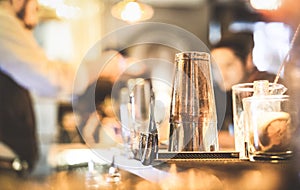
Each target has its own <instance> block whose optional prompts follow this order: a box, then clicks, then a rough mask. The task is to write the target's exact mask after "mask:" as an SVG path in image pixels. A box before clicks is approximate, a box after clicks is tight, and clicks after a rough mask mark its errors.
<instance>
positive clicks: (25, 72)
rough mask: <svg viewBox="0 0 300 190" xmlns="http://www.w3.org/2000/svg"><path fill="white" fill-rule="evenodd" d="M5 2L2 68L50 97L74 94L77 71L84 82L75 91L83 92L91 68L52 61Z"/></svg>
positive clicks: (0, 28)
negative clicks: (78, 68) (78, 67)
mask: <svg viewBox="0 0 300 190" xmlns="http://www.w3.org/2000/svg"><path fill="white" fill-rule="evenodd" d="M5 3H7V2H1V3H0V69H1V70H2V71H3V72H4V73H6V74H8V75H9V76H10V77H12V78H13V79H14V80H15V81H16V82H17V83H18V84H20V85H21V86H23V87H25V88H26V89H28V90H30V91H32V92H34V93H36V94H38V95H42V96H49V97H51V96H58V95H59V94H61V93H62V94H71V93H72V92H73V85H74V84H73V83H74V79H75V76H76V74H77V79H78V78H79V79H80V80H79V81H80V83H78V82H77V83H76V91H74V92H75V93H82V92H83V91H84V90H85V89H86V87H87V86H88V85H89V82H90V79H89V74H88V73H87V72H88V70H87V69H85V67H83V66H80V70H78V71H76V67H77V66H76V65H74V64H67V63H61V62H55V61H50V60H49V59H48V58H47V57H46V54H45V53H44V51H43V49H41V48H40V47H39V45H38V44H37V42H36V40H35V38H34V36H33V35H32V32H30V31H28V30H27V29H26V28H25V27H24V26H23V23H22V22H21V21H20V20H19V19H18V18H17V17H16V16H15V15H14V12H13V11H12V9H11V7H10V6H9V5H8V4H5ZM58 45H59V44H58ZM76 72H77V73H76ZM78 75H79V77H78Z"/></svg>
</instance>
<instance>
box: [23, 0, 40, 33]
mask: <svg viewBox="0 0 300 190" xmlns="http://www.w3.org/2000/svg"><path fill="white" fill-rule="evenodd" d="M24 23H25V25H26V26H29V27H31V28H33V27H35V26H36V25H37V23H38V3H37V0H29V1H28V3H27V5H26V7H25V16H24Z"/></svg>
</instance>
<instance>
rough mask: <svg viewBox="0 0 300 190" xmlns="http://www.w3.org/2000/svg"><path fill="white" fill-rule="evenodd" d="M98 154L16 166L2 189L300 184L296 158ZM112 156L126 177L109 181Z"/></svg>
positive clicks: (234, 189)
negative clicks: (41, 168)
mask: <svg viewBox="0 0 300 190" xmlns="http://www.w3.org/2000/svg"><path fill="white" fill-rule="evenodd" d="M71 149H72V150H73V151H75V153H76V151H78V150H79V149H80V151H81V150H82V147H81V148H79V149H77V148H74V147H73V148H71ZM71 149H69V150H71ZM63 150H66V148H65V146H63V147H59V146H55V147H52V150H51V151H50V154H53V152H55V154H56V155H57V154H59V153H62V151H63ZM85 151H86V150H85ZM93 153H96V154H98V153H99V154H101V155H105V156H104V157H102V158H101V159H103V160H104V162H101V163H99V162H98V163H97V161H96V162H95V165H94V168H92V170H91V169H90V166H89V165H88V163H82V164H81V165H80V164H78V165H73V166H72V167H71V166H69V167H62V166H56V167H55V168H53V169H52V170H51V172H49V174H47V175H45V176H35V175H29V176H25V177H20V176H18V175H17V174H16V173H14V172H11V171H1V172H0V187H1V190H15V189H24V190H27V189H30V190H48V189H49V190H56V189H57V190H58V189H59V190H60V189H66V190H69V189H70V190H71V189H72V190H73V189H74V190H77V189H78V190H79V189H80V190H85V189H143V190H147V189H151V190H156V189H159V190H160V189H162V190H164V189H178V190H180V189H197V190H198V189H199V190H202V189H203V190H210V189H221V190H240V189H243V190H248V189H249V190H252V189H259V190H281V189H282V190H283V189H285V190H293V189H295V190H296V189H300V186H299V179H298V174H297V166H296V165H295V161H294V160H289V161H282V162H279V163H269V162H250V161H244V160H240V159H235V158H233V159H169V160H155V161H154V162H153V163H152V166H143V165H141V164H140V163H139V161H137V160H134V159H133V160H132V159H131V160H128V159H127V158H125V157H124V156H122V155H118V154H117V153H116V149H102V148H100V149H94V150H93ZM112 155H114V156H115V162H116V166H117V167H118V168H119V170H120V173H121V181H120V182H117V183H112V182H107V177H108V170H109V167H110V163H109V160H106V159H109V158H111V156H112ZM50 156H51V155H50ZM50 158H51V157H50ZM60 159H61V158H60ZM52 162H53V160H52ZM124 163H126V164H127V165H124ZM50 164H53V163H50ZM131 164H133V165H131Z"/></svg>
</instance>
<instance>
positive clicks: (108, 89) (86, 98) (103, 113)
mask: <svg viewBox="0 0 300 190" xmlns="http://www.w3.org/2000/svg"><path fill="white" fill-rule="evenodd" d="M105 52H114V56H113V57H112V58H111V59H110V60H108V61H107V62H106V64H105V65H104V67H103V68H102V70H101V72H100V75H99V78H98V80H97V81H96V82H95V83H93V84H92V85H90V86H89V87H88V89H87V90H86V92H85V93H84V94H82V96H80V97H79V98H78V101H77V103H76V108H77V109H76V110H77V111H78V114H79V115H80V116H81V117H82V118H83V119H82V122H81V124H80V125H79V131H80V132H81V134H82V136H83V139H84V141H85V142H86V143H87V144H90V145H92V144H99V143H100V144H102V145H105V146H115V145H117V144H118V143H121V142H122V136H121V124H120V122H119V120H118V114H119V113H117V111H116V110H118V109H119V108H118V105H119V104H118V103H119V94H118V92H120V90H121V88H123V87H127V80H128V79H130V78H131V77H136V75H139V74H140V73H141V71H142V70H143V68H142V67H139V66H138V68H137V67H131V64H132V63H134V62H135V61H136V60H135V58H133V57H131V56H129V55H128V54H127V51H126V50H123V51H116V50H112V49H107V50H105ZM113 88H115V89H114V90H115V93H113ZM92 98H94V99H92ZM128 98H129V97H128Z"/></svg>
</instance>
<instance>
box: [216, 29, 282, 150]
mask: <svg viewBox="0 0 300 190" xmlns="http://www.w3.org/2000/svg"><path fill="white" fill-rule="evenodd" d="M253 48H254V40H253V34H252V33H251V32H238V33H232V34H228V35H225V36H224V37H223V38H222V39H221V40H220V41H219V42H218V43H217V44H215V45H214V46H213V47H212V48H211V55H212V58H213V60H214V62H215V63H216V65H217V68H218V69H219V72H220V75H221V76H222V77H218V75H217V77H215V78H216V79H215V82H216V85H215V99H216V107H217V116H218V128H219V130H221V132H220V134H221V135H220V136H219V138H220V142H221V143H220V144H223V146H225V147H234V139H233V110H232V109H233V108H232V90H231V87H232V86H233V85H235V84H239V83H248V82H250V83H251V82H253V81H255V80H268V81H269V82H273V81H274V79H275V77H276V75H275V74H272V73H269V72H267V71H259V70H258V69H257V67H256V66H255V65H254V63H253V58H252V51H253ZM281 82H282V81H281V80H280V81H279V83H281ZM222 97H226V98H225V99H222ZM224 101H226V104H225V102H224ZM223 119H224V120H223ZM228 131H229V132H230V134H231V135H228V134H227V132H228ZM224 132H225V133H224Z"/></svg>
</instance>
